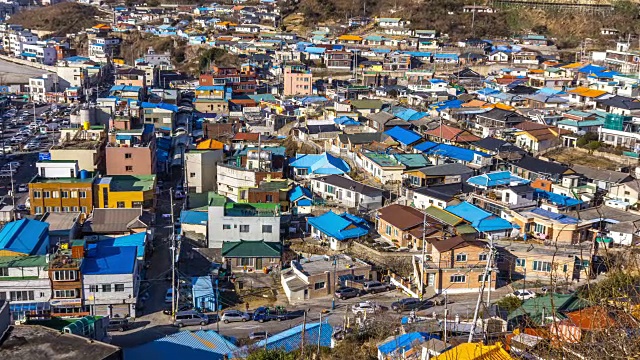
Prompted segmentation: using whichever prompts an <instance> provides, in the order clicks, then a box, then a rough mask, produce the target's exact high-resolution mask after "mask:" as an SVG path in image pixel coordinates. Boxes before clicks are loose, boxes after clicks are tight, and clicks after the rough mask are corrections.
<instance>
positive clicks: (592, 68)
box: [578, 64, 607, 74]
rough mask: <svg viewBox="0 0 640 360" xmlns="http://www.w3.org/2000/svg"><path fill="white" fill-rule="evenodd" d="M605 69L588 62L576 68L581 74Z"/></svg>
mask: <svg viewBox="0 0 640 360" xmlns="http://www.w3.org/2000/svg"><path fill="white" fill-rule="evenodd" d="M605 70H607V68H605V67H602V66H598V65H593V64H589V65H586V66H583V67H581V68H580V70H578V72H581V73H583V74H590V73H597V72H602V71H605Z"/></svg>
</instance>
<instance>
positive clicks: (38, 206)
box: [29, 160, 97, 214]
mask: <svg viewBox="0 0 640 360" xmlns="http://www.w3.org/2000/svg"><path fill="white" fill-rule="evenodd" d="M36 167H37V169H38V170H37V171H38V173H37V175H36V176H35V177H34V178H33V179H32V180H31V182H29V199H30V200H29V201H30V203H31V204H30V205H31V214H44V213H45V212H81V213H84V214H89V213H91V211H92V210H93V183H94V181H95V180H96V178H97V173H95V172H89V171H86V170H82V171H80V170H79V168H78V161H77V160H73V161H70V160H46V161H39V162H37V163H36Z"/></svg>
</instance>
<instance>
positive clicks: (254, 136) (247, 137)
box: [233, 133, 260, 141]
mask: <svg viewBox="0 0 640 360" xmlns="http://www.w3.org/2000/svg"><path fill="white" fill-rule="evenodd" d="M259 138H260V134H259V133H237V134H236V135H235V136H234V137H233V140H240V141H258V139H259Z"/></svg>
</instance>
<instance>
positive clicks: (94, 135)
mask: <svg viewBox="0 0 640 360" xmlns="http://www.w3.org/2000/svg"><path fill="white" fill-rule="evenodd" d="M105 129H106V128H105V126H104V125H100V126H90V127H89V128H87V129H84V128H70V129H62V130H60V143H59V144H58V145H54V146H52V147H51V149H49V153H50V154H51V160H67V161H77V162H78V169H79V170H80V171H82V170H87V171H90V172H96V171H97V172H100V173H104V172H105V145H106V138H107V136H106V134H107V133H106V131H105Z"/></svg>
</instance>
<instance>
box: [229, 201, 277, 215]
mask: <svg viewBox="0 0 640 360" xmlns="http://www.w3.org/2000/svg"><path fill="white" fill-rule="evenodd" d="M224 215H225V216H279V215H280V205H279V204H263V203H243V204H240V203H234V202H227V203H225V204H224Z"/></svg>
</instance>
